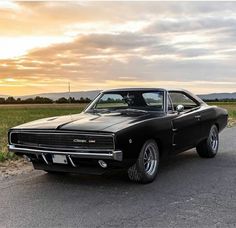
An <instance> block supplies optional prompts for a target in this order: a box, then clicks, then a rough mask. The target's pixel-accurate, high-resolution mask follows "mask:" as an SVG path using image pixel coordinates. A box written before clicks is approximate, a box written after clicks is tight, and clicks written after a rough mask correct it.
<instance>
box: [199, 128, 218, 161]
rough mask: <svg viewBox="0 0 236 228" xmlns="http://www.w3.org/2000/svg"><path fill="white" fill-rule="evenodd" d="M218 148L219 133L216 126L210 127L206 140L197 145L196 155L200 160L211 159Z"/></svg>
mask: <svg viewBox="0 0 236 228" xmlns="http://www.w3.org/2000/svg"><path fill="white" fill-rule="evenodd" d="M218 148H219V131H218V128H217V126H216V125H213V126H212V127H211V130H210V133H209V136H208V138H207V139H205V140H204V141H202V142H201V143H199V144H198V145H197V153H198V155H199V156H200V157H202V158H213V157H215V156H216V154H217V152H218Z"/></svg>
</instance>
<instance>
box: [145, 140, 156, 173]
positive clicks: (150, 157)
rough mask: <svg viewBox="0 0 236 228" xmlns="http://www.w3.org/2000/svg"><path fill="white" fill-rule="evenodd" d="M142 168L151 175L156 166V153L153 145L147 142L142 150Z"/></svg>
mask: <svg viewBox="0 0 236 228" xmlns="http://www.w3.org/2000/svg"><path fill="white" fill-rule="evenodd" d="M143 162H144V170H145V172H146V173H147V174H148V175H153V174H154V173H155V171H156V168H157V155H156V148H155V145H153V144H149V145H148V146H147V147H146V148H145V151H144V159H143Z"/></svg>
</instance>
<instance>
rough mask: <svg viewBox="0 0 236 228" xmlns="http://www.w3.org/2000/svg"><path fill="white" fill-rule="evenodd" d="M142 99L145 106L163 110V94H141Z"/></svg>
mask: <svg viewBox="0 0 236 228" xmlns="http://www.w3.org/2000/svg"><path fill="white" fill-rule="evenodd" d="M143 99H144V101H145V103H146V105H147V106H149V107H155V108H157V109H159V110H163V103H164V96H163V92H146V93H143Z"/></svg>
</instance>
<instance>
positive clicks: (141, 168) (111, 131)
mask: <svg viewBox="0 0 236 228" xmlns="http://www.w3.org/2000/svg"><path fill="white" fill-rule="evenodd" d="M227 120H228V113H227V111H226V110H224V109H222V108H219V107H216V106H208V105H207V104H206V103H204V102H203V101H202V100H201V99H200V98H199V97H197V96H195V95H193V94H191V93H190V92H187V91H185V90H166V89H157V88H142V89H140V88H131V89H115V90H107V91H103V92H101V93H100V94H98V96H97V97H96V98H95V99H94V101H92V102H91V104H90V105H89V106H88V107H87V108H86V109H85V110H84V111H83V112H82V113H81V114H76V115H68V116H58V117H51V118H46V119H41V120H37V121H33V122H30V123H26V124H23V125H20V126H17V127H14V128H12V129H10V131H9V150H10V151H12V152H14V153H16V154H17V155H24V156H25V157H26V158H27V159H28V160H29V161H31V162H32V163H33V166H34V168H35V169H41V170H45V171H47V172H49V173H56V172H79V173H99V174H102V173H104V172H107V171H109V170H112V169H113V170H114V169H126V170H127V172H128V176H129V178H130V179H131V180H135V181H138V182H141V183H148V182H151V181H153V180H154V179H155V177H156V175H157V172H158V168H159V161H160V160H161V159H164V158H168V157H169V156H171V155H174V154H177V153H179V152H183V151H185V150H188V149H191V148H194V147H196V149H197V153H198V154H199V156H200V157H204V158H213V157H214V156H215V155H216V154H217V151H218V147H219V132H220V131H222V129H223V128H224V127H225V126H226V125H227Z"/></svg>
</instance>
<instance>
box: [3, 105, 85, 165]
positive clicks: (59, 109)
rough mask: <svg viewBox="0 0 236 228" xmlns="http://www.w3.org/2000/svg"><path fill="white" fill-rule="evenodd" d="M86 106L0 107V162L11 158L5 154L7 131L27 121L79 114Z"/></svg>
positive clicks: (10, 155)
mask: <svg viewBox="0 0 236 228" xmlns="http://www.w3.org/2000/svg"><path fill="white" fill-rule="evenodd" d="M85 106H86V104H49V105H47V104H45V105H0V120H1V122H0V161H3V160H5V159H7V158H12V157H13V154H9V153H7V132H8V129H9V128H11V127H14V126H17V125H19V124H22V123H26V122H28V121H32V120H36V119H40V118H44V117H50V116H59V115H67V114H75V113H80V112H81V111H82V110H83V109H84V107H85Z"/></svg>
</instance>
